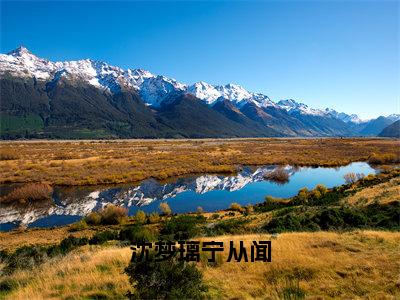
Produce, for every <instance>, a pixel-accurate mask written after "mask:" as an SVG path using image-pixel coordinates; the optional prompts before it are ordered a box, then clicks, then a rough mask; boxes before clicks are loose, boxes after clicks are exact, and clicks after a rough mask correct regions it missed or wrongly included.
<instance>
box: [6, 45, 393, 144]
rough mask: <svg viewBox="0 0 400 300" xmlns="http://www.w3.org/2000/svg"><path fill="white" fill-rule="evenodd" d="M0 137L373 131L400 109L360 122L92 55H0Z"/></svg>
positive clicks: (349, 133) (23, 51) (230, 86)
mask: <svg viewBox="0 0 400 300" xmlns="http://www.w3.org/2000/svg"><path fill="white" fill-rule="evenodd" d="M0 84H1V91H0V93H1V94H0V96H1V101H0V116H1V118H0V120H1V122H0V137H1V138H3V139H13V138H121V137H124V138H158V137H264V136H354V135H376V134H378V133H379V132H380V131H381V130H382V129H383V128H384V127H386V126H387V125H389V122H393V121H395V120H396V119H398V118H399V116H398V115H391V116H388V117H387V118H386V117H380V118H378V119H376V120H371V121H368V122H366V121H362V120H360V119H359V118H358V116H357V115H354V114H353V115H348V114H345V113H338V112H336V111H334V110H332V109H329V108H327V109H325V110H320V109H315V108H311V107H308V106H307V105H305V104H303V103H300V102H297V101H295V100H292V99H288V100H281V101H279V102H277V103H276V102H274V101H272V100H271V99H270V98H269V97H268V96H266V95H264V94H261V93H253V92H250V91H247V90H246V89H244V88H243V87H241V86H239V85H237V84H232V83H230V84H226V85H211V84H208V83H206V82H197V83H195V84H192V85H187V84H184V83H181V82H178V81H177V80H175V79H172V78H169V77H166V76H162V75H154V74H152V73H150V72H149V71H146V70H142V69H126V70H124V69H121V68H119V67H115V66H111V65H108V64H107V63H105V62H101V61H95V60H90V59H85V60H78V61H65V62H52V61H49V60H46V59H43V58H40V57H37V56H36V55H34V54H32V53H31V52H30V51H29V50H27V49H26V48H24V47H19V48H17V49H15V50H13V51H11V52H10V53H8V54H0Z"/></svg>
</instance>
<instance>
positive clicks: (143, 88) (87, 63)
mask: <svg viewBox="0 0 400 300" xmlns="http://www.w3.org/2000/svg"><path fill="white" fill-rule="evenodd" d="M1 73H10V74H11V75H13V76H17V77H28V78H35V79H36V80H43V81H46V82H52V83H55V84H56V83H57V82H58V81H59V80H60V79H61V78H68V79H75V78H77V79H78V80H77V82H87V83H89V84H91V85H93V86H95V87H97V88H100V89H103V90H107V91H110V92H111V93H116V92H119V91H121V88H123V87H124V88H126V89H134V90H136V91H138V92H139V93H140V95H141V97H142V99H143V101H144V102H145V103H146V104H147V105H151V106H154V107H159V106H160V105H161V103H162V102H163V101H164V100H166V99H167V98H168V97H169V95H170V94H171V93H181V92H186V93H190V94H193V95H194V96H196V97H197V98H199V99H200V100H202V101H204V102H205V103H207V104H208V105H212V104H214V103H215V102H216V101H219V99H227V100H229V101H231V102H232V104H233V105H235V106H236V107H237V108H241V107H243V106H244V105H245V104H247V103H251V104H254V105H257V106H258V107H262V108H265V107H271V106H272V107H279V108H282V109H285V110H286V111H288V112H289V113H294V112H299V113H301V114H309V115H321V116H327V115H328V116H332V117H335V118H339V119H342V120H343V121H345V122H350V121H351V122H356V123H357V122H362V121H361V120H360V119H359V118H358V116H356V115H347V114H344V113H337V112H335V111H333V110H331V111H328V109H327V110H325V111H322V110H318V109H313V108H310V107H308V106H307V105H305V104H303V103H299V102H296V101H295V100H293V99H287V100H281V101H279V102H278V103H275V102H273V101H271V99H270V98H269V97H268V96H266V95H264V94H261V93H251V92H249V91H247V90H246V89H244V88H243V87H242V86H240V85H237V84H233V83H229V84H226V85H211V84H209V83H206V82H203V81H200V82H197V83H194V84H192V85H190V86H187V85H185V84H182V83H180V82H178V81H176V80H175V79H172V78H168V77H165V76H161V75H158V76H157V75H154V74H152V73H150V72H149V71H146V70H143V69H127V70H123V69H121V68H119V67H115V66H111V65H108V64H107V63H105V62H101V61H95V60H89V59H85V60H78V61H65V62H51V61H49V60H46V59H42V58H39V57H37V56H35V55H34V54H32V53H31V52H30V51H29V50H28V49H27V48H25V47H23V46H20V47H18V48H17V49H15V50H13V51H11V52H9V53H8V54H0V74H1Z"/></svg>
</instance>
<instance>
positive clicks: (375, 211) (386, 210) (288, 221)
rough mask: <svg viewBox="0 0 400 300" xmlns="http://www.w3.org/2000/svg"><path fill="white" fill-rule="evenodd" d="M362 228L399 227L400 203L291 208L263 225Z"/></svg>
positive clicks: (307, 228)
mask: <svg viewBox="0 0 400 300" xmlns="http://www.w3.org/2000/svg"><path fill="white" fill-rule="evenodd" d="M355 228H362V229H369V228H375V229H387V230H399V229H400V204H399V203H398V202H392V203H389V204H379V203H375V204H371V205H368V206H365V207H349V206H338V207H323V206H322V207H316V208H314V209H312V208H307V207H306V208H305V209H304V212H302V213H299V211H296V212H290V211H289V212H288V213H286V214H283V215H282V216H279V217H275V218H273V219H272V220H271V221H269V222H268V223H266V224H265V225H264V227H263V229H264V230H266V231H268V232H284V231H317V230H349V229H355Z"/></svg>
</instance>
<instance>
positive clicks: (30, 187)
mask: <svg viewBox="0 0 400 300" xmlns="http://www.w3.org/2000/svg"><path fill="white" fill-rule="evenodd" d="M52 193H53V188H52V187H51V186H50V185H49V184H47V183H27V184H24V185H23V186H21V187H18V188H15V189H13V190H12V191H11V192H10V193H8V194H7V195H5V196H3V197H0V203H11V202H15V201H18V202H21V203H24V202H26V201H35V200H46V199H51V194H52Z"/></svg>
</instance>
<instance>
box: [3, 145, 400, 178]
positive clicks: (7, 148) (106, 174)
mask: <svg viewBox="0 0 400 300" xmlns="http://www.w3.org/2000/svg"><path fill="white" fill-rule="evenodd" d="M399 149H400V140H390V139H376V138H370V139H367V138H348V139H347V138H346V139H339V138H324V139H295V138H293V139H268V138H266V139H221V140H219V139H205V140H115V141H13V142H10V141H7V142H1V143H0V174H1V175H0V183H14V182H46V183H49V184H51V185H55V184H56V185H95V184H111V183H126V182H136V181H140V180H143V179H146V178H149V177H154V178H157V179H166V178H168V177H173V176H178V175H184V174H191V173H202V172H208V173H213V172H218V173H220V172H235V171H236V170H237V168H238V166H240V165H265V164H293V165H320V166H339V165H346V164H348V163H350V162H354V161H367V160H372V161H375V162H381V163H385V162H387V163H393V162H399V161H400V152H399Z"/></svg>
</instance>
